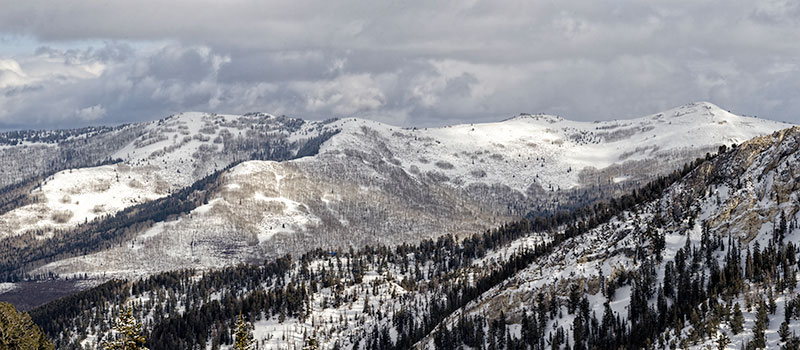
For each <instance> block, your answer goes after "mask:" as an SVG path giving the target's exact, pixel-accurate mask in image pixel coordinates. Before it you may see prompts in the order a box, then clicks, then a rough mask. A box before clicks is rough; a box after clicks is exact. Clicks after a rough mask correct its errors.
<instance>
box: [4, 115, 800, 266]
mask: <svg viewBox="0 0 800 350" xmlns="http://www.w3.org/2000/svg"><path fill="white" fill-rule="evenodd" d="M787 126H788V125H786V124H783V123H778V122H773V121H769V120H763V119H756V118H751V117H742V116H737V115H734V114H731V113H729V112H726V111H724V110H722V109H720V108H718V107H716V106H714V105H712V104H710V103H693V104H689V105H686V106H682V107H679V108H676V109H672V110H669V111H665V112H662V113H658V114H655V115H651V116H646V117H642V118H638V119H632V120H622V121H606V122H595V123H587V122H574V121H569V120H565V119H563V118H560V117H555V116H548V115H520V116H517V117H514V118H511V119H508V120H505V121H502V122H497V123H488V124H464V125H456V126H449V127H442V128H422V129H419V128H400V127H396V126H390V125H386V124H382V123H378V122H373V121H368V120H361V119H352V118H347V119H341V120H328V121H324V122H304V121H302V120H298V119H291V118H285V117H275V116H272V115H268V114H263V113H253V114H247V115H243V116H233V115H217V114H202V113H185V114H180V115H175V116H171V117H169V118H166V119H163V120H159V121H154V122H150V123H143V124H134V125H127V126H123V127H120V128H117V129H113V130H111V131H107V132H106V133H110V132H114V133H118V134H121V135H131V134H132V135H133V136H125V137H122V136H119V135H117V137H115V138H113V139H114V140H117V139H130V140H129V141H128V142H127V143H116V144H114V145H115V146H114V147H108V148H104V149H103V150H104V151H105V152H106V153H107V156H105V158H110V159H121V160H122V162H121V163H118V164H110V165H103V166H98V167H84V168H80V169H68V170H63V171H61V172H58V173H55V174H53V175H50V176H48V177H46V178H44V179H43V180H42V181H40V182H36V183H35V185H34V184H33V183H32V184H30V185H29V186H30V187H31V191H30V192H29V193H26V194H24V195H23V199H24V200H20V201H19V203H20V205H18V206H15V207H11V208H10V210H6V211H5V212H4V213H3V214H2V215H0V227H1V228H2V232H3V234H4V235H6V236H11V237H20V238H17V240H19V241H24V240H29V239H31V238H34V239H36V240H37V241H43V240H46V239H49V238H54V237H55V238H58V239H61V240H62V241H67V243H69V239H70V238H69V237H70V235H71V234H72V233H71V232H72V231H75V230H77V231H81V230H84V231H85V230H86V228H84V227H85V226H82V225H84V224H86V223H89V222H91V221H92V220H95V221H98V220H99V221H102V220H109V219H108V218H113V217H114V216H115V215H117V214H119V213H122V211H123V210H127V211H126V212H125V213H126V214H124V215H126V217H131V216H132V215H134V214H133V213H134V212H137V210H135V209H131V208H133V207H132V206H133V205H145V204H147V203H157V202H153V200H156V199H159V200H168V199H170V198H173V197H174V194H175V193H177V191H178V190H179V189H181V188H186V186H188V185H191V184H193V183H194V182H195V181H198V180H200V179H202V178H204V177H205V176H206V175H208V174H212V173H214V171H220V170H221V169H225V168H226V167H228V166H230V165H232V164H237V163H238V162H240V161H244V162H242V163H241V164H238V165H236V166H234V167H233V168H231V169H229V170H225V171H222V172H221V173H220V174H219V177H218V178H215V180H214V184H213V186H211V187H210V188H209V190H204V191H202V192H203V196H204V197H207V198H206V199H207V200H206V201H205V202H204V203H201V204H200V205H190V206H189V207H190V208H189V209H188V210H185V211H179V212H176V213H174V214H170V215H169V216H165V217H164V218H160V219H159V218H144V219H142V221H141V223H140V224H138V225H135V226H132V227H120V228H119V229H114V231H111V232H112V233H109V235H111V237H113V238H114V239H115V241H114V242H115V243H118V244H114V245H109V244H105V247H104V248H101V249H97V248H92V249H90V250H88V251H87V250H82V251H81V253H79V254H76V253H75V252H70V251H66V252H64V251H60V252H59V254H58V255H59V256H60V258H58V259H52V258H47V259H46V260H40V259H34V258H31V259H32V260H31V261H30V262H37V261H38V263H36V264H34V266H40V267H39V268H38V269H36V270H33V271H34V273H50V272H56V273H60V274H62V275H83V274H85V273H88V274H103V275H106V276H109V275H130V274H134V273H136V274H141V273H152V272H156V271H165V270H170V269H175V268H179V267H189V266H203V267H215V266H220V265H226V264H235V263H237V262H239V261H242V260H245V261H259V260H261V259H263V258H266V257H277V256H280V255H281V254H284V253H293V254H301V253H303V252H304V251H307V250H308V249H311V248H314V247H326V248H336V247H346V246H350V245H352V246H355V247H359V246H362V245H364V244H370V243H373V244H374V243H382V244H396V243H400V242H417V241H419V240H420V239H423V238H432V237H437V236H439V235H442V234H454V235H456V236H457V237H464V236H466V235H469V234H472V233H475V232H480V231H483V230H485V229H488V228H491V227H495V226H497V225H499V224H501V223H503V222H508V221H511V220H516V219H517V218H519V217H521V216H525V215H527V214H529V213H531V212H538V213H542V212H554V211H556V210H559V209H561V208H565V207H566V208H574V207H579V206H580V205H585V204H587V203H591V202H592V201H594V200H596V199H599V198H607V197H610V196H614V195H619V194H621V193H624V192H625V191H627V190H629V189H632V188H636V187H637V186H639V185H641V184H643V183H645V182H646V181H648V180H650V179H653V178H655V177H657V176H659V175H663V174H666V173H669V172H670V171H672V170H674V169H676V168H679V167H680V166H682V165H683V164H685V163H686V162H687V161H691V160H693V159H695V158H696V157H702V156H704V155H706V154H707V153H713V152H716V150H717V149H718V147H719V146H721V145H731V144H736V143H740V142H743V141H744V140H746V139H749V138H751V137H755V136H758V135H762V134H766V133H769V132H772V131H774V130H778V129H782V128H785V127H787ZM102 135H105V134H102ZM75 137H76V136H70V138H69V140H72V139H73V138H75ZM85 139H87V140H91V139H92V138H89V137H85ZM26 142H28V141H26ZM87 142H88V141H87ZM15 147H32V146H31V145H28V144H23V145H22V146H12V147H10V148H7V149H14V148H15ZM42 147H53V148H58V147H66V146H64V145H63V144H56V145H49V146H42ZM4 150H5V149H4ZM9 152H10V151H9ZM61 152H63V150H62V151H61ZM94 158H98V156H95V157H94ZM293 158H295V159H293ZM251 159H266V160H251ZM292 159H293V160H292ZM153 205H158V204H153ZM134 217H135V215H134ZM126 222H127V221H126ZM126 225H129V224H126ZM122 229H124V230H122ZM123 232H124V233H123ZM75 245H77V246H80V244H73V246H75ZM55 247H56V249H58V248H57V247H58V245H56V246H55ZM48 249H50V248H48ZM36 254H38V255H41V256H43V257H44V256H45V255H44V254H39V253H36ZM34 256H37V255H35V254H34ZM46 256H49V255H46ZM70 256H73V257H70ZM154 256H157V257H159V258H158V259H154V258H153V257H154ZM43 262H47V264H46V265H44V266H41V265H42V263H43ZM28 266H31V265H28ZM29 271H30V270H29Z"/></svg>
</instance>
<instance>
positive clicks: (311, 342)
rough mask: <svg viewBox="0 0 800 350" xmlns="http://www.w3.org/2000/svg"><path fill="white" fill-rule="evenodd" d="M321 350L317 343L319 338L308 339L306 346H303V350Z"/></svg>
mask: <svg viewBox="0 0 800 350" xmlns="http://www.w3.org/2000/svg"><path fill="white" fill-rule="evenodd" d="M317 349H319V343H318V342H317V338H314V337H308V338H307V339H306V342H305V345H303V350H317Z"/></svg>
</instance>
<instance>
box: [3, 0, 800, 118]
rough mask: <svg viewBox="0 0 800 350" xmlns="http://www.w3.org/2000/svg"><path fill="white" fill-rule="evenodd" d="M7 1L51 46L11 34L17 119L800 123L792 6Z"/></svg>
mask: <svg viewBox="0 0 800 350" xmlns="http://www.w3.org/2000/svg"><path fill="white" fill-rule="evenodd" d="M2 5H3V9H4V10H3V11H1V12H0V36H2V37H6V38H26V39H25V40H30V41H32V42H34V43H35V44H36V45H35V46H38V49H35V50H31V52H24V53H20V52H19V51H20V50H19V49H18V48H16V47H14V48H12V47H9V46H8V45H13V44H6V46H3V44H2V41H0V49H1V48H3V47H5V49H4V50H0V127H6V128H8V127H34V128H47V127H61V126H77V125H87V124H98V123H119V122H129V121H139V120H150V119H155V118H159V117H163V116H165V115H168V114H171V113H176V112H180V111H187V110H199V111H213V112H220V113H244V112H249V111H265V112H270V113H274V114H286V115H291V116H298V117H304V118H312V119H319V118H328V117H347V116H358V117H366V118H372V119H377V120H381V121H385V122H389V123H393V124H400V125H441V124H447V123H454V122H473V121H489V120H498V119H501V118H503V117H507V116H510V115H513V114H517V113H521V112H529V113H535V112H545V113H551V114H560V115H563V116H565V117H567V118H570V119H578V120H598V119H613V118H629V117H635V116H640V115H645V114H649V113H655V112H658V111H660V110H663V109H666V108H669V107H673V106H677V105H680V104H684V103H687V102H691V101H697V100H708V101H711V102H714V103H716V104H718V105H720V106H722V107H723V108H728V109H731V110H732V111H734V112H738V113H742V114H749V115H754V114H755V115H759V116H762V117H767V118H772V119H779V120H787V121H793V122H800V114H798V113H796V111H798V110H800V64H799V63H798V61H797V57H800V29H797V28H800V5H798V3H797V2H796V1H791V0H786V1H784V0H773V1H761V2H749V1H723V0H719V1H647V2H641V1H616V2H596V1H591V2H586V1H558V2H549V1H548V2H546V1H535V2H532V1H519V2H496V1H452V2H447V1H445V2H429V1H428V2H425V1H372V2H364V1H348V0H343V1H335V2H331V1H297V0H294V1H267V2H254V1H245V0H241V1H238V0H233V1H225V2H219V1H205V2H204V1H199V2H198V1H172V2H169V3H164V2H161V1H159V2H156V1H139V2H118V3H109V2H107V1H101V0H88V1H60V2H56V3H53V2H48V1H36V0H32V1H25V2H9V3H7V4H2ZM7 42H18V40H17V41H14V40H8V41H7ZM81 43H84V44H81ZM98 43H101V44H98Z"/></svg>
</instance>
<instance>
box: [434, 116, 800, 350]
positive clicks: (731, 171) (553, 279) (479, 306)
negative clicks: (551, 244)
mask: <svg viewBox="0 0 800 350" xmlns="http://www.w3.org/2000/svg"><path fill="white" fill-rule="evenodd" d="M798 151H800V128H797V127H795V128H791V129H786V130H782V131H779V132H776V133H774V134H772V135H768V136H763V137H759V138H755V139H753V140H750V141H748V142H746V143H744V144H743V145H741V146H739V147H738V149H735V150H733V151H730V152H728V153H725V154H723V155H722V156H720V157H718V158H716V159H715V160H714V161H713V162H707V163H705V164H703V165H701V166H700V167H699V168H697V169H696V170H695V171H694V172H692V173H691V174H689V175H688V176H687V177H685V178H684V179H683V180H682V181H681V182H679V183H677V184H675V185H673V186H672V187H671V188H670V189H669V190H668V191H666V193H665V194H664V195H663V197H662V198H661V199H659V200H657V201H654V202H651V203H647V204H645V205H642V206H639V207H637V208H636V209H635V210H633V211H626V212H623V213H622V214H620V215H618V216H616V217H615V218H613V219H612V220H611V221H609V222H608V223H605V224H603V225H600V226H599V227H597V228H595V229H593V230H591V231H589V232H588V233H585V234H583V235H580V236H578V237H575V238H572V239H570V240H568V241H566V242H564V243H562V244H560V245H559V246H558V247H557V248H556V249H555V250H554V251H553V252H552V253H550V254H548V255H547V256H545V257H543V258H541V259H539V260H537V261H535V262H534V263H532V264H531V265H530V266H529V267H528V268H526V269H525V270H523V271H521V272H519V273H518V274H517V275H515V276H514V277H513V278H510V279H508V280H507V281H505V282H504V283H501V284H500V285H498V286H496V287H495V288H493V289H491V290H490V291H488V292H487V293H485V294H483V295H482V296H481V297H480V298H479V299H477V300H476V301H475V302H472V303H470V305H468V306H467V307H466V308H465V309H464V310H463V312H464V313H465V314H468V315H490V317H497V316H498V314H499V312H500V311H503V312H504V313H505V314H506V315H507V316H509V317H510V318H511V319H515V320H517V321H518V320H519V318H520V314H521V313H522V312H525V311H524V310H528V311H529V310H531V308H532V307H533V303H532V300H534V299H535V296H536V295H537V293H539V292H545V293H546V292H547V291H557V292H556V293H557V294H560V295H561V296H562V297H566V294H567V286H568V285H569V284H570V283H579V284H580V285H581V286H582V287H581V288H582V291H583V292H584V293H586V295H587V296H588V299H589V300H590V303H591V308H590V311H591V312H592V313H594V314H596V315H598V317H599V316H600V315H602V314H603V308H604V306H603V303H604V302H606V301H608V302H609V304H610V306H611V309H612V310H613V311H614V312H615V313H616V315H618V316H619V317H622V318H623V319H625V318H627V317H628V308H629V305H630V303H631V295H630V292H631V286H630V283H632V282H630V281H628V282H623V283H622V286H620V287H618V288H617V289H616V292H614V293H613V294H612V295H611V296H610V297H608V298H606V297H605V296H604V295H603V293H602V287H601V286H603V285H607V284H612V283H614V281H615V280H617V279H619V276H621V275H627V276H631V275H635V274H636V273H637V271H638V270H639V269H641V268H642V266H643V264H644V262H645V261H646V260H654V259H652V256H647V257H646V258H643V257H641V256H637V253H636V252H637V251H638V250H639V249H642V248H644V249H649V247H650V246H651V241H650V240H649V239H648V233H647V232H653V230H655V231H654V232H655V233H656V234H662V235H663V237H664V239H665V243H666V244H665V249H664V251H663V253H662V254H663V261H659V262H657V263H656V265H655V271H656V273H657V276H658V277H657V281H656V284H657V285H658V284H659V283H662V282H663V279H664V269H665V267H666V266H667V265H668V264H674V262H675V259H676V255H677V254H678V251H679V250H681V249H683V250H684V252H685V251H686V249H687V248H686V247H695V249H698V248H699V247H700V246H701V241H702V236H703V226H706V227H707V230H708V232H709V237H710V240H711V241H717V240H719V241H720V242H726V241H728V240H729V239H731V240H732V241H733V242H736V243H737V244H738V247H739V248H740V249H741V251H739V252H738V253H739V254H741V256H742V260H744V256H745V252H746V251H747V252H748V254H749V251H750V250H754V249H756V247H762V248H763V247H767V246H772V245H776V244H777V243H776V242H775V240H774V236H773V232H774V230H775V229H776V227H778V225H779V223H780V222H781V217H782V216H783V217H785V221H786V222H789V223H792V222H795V223H796V222H797V221H798V220H800V173H798V171H797V169H800V167H798V166H799V165H800V152H798ZM677 203H688V205H689V207H688V208H682V206H680V205H678V204H677ZM654 222H662V223H661V224H654ZM792 226H793V225H791V224H790V230H789V231H788V232H787V233H786V237H785V238H784V240H785V242H794V243H796V242H797V241H798V239H800V227H796V228H794V230H793V231H792V230H791V227H792ZM730 249H731V247H730V246H727V245H724V244H723V247H722V249H717V251H716V252H715V253H713V255H712V259H714V260H716V261H717V262H718V263H719V265H720V266H724V264H725V259H726V255H727V254H728V252H729V251H730ZM647 254H649V253H647ZM742 264H743V265H744V262H743V263H742ZM673 266H674V265H673ZM742 267H743V268H744V266H742ZM701 271H702V272H703V273H704V274H705V275H710V274H711V273H710V271H709V270H708V268H706V269H705V270H702V269H701ZM787 277H788V276H774V277H772V278H774V279H776V280H779V278H787ZM773 283H775V282H773ZM795 287H798V286H797V285H795V286H792V287H791V288H790V289H785V290H784V289H781V291H779V290H778V288H777V287H775V286H774V285H770V284H769V283H767V284H766V285H760V284H753V286H752V291H750V288H747V291H748V292H747V294H748V295H747V296H745V295H737V296H734V297H733V298H732V299H731V300H730V302H731V303H733V304H736V303H738V304H740V305H741V306H742V308H743V311H744V320H745V323H744V332H743V333H740V334H733V333H732V331H731V328H730V326H729V325H728V324H727V323H723V324H721V325H720V327H719V328H718V329H717V330H716V331H715V333H713V334H711V336H710V337H709V338H706V339H702V340H700V341H693V342H690V343H689V344H690V345H691V348H695V349H705V348H706V346H716V344H717V343H716V341H717V339H718V337H719V336H720V335H721V334H725V335H726V336H727V337H728V338H729V339H730V340H731V343H730V344H729V345H728V347H727V348H729V349H739V348H741V347H744V345H745V344H746V343H747V342H748V341H749V340H750V339H752V338H753V332H752V331H751V329H752V328H753V327H754V324H755V310H754V308H755V307H752V308H745V305H751V302H750V301H748V300H746V299H748V298H750V300H752V298H754V297H755V296H757V295H766V294H767V293H770V295H771V293H775V294H774V300H775V302H776V304H777V305H778V309H777V310H776V312H775V315H778V316H776V317H774V318H773V319H772V321H770V322H769V327H768V329H767V331H766V339H767V346H768V347H780V345H782V344H783V342H782V341H780V339H779V335H778V334H777V330H778V326H779V325H780V324H781V320H783V316H782V315H783V311H784V310H783V308H784V306H785V303H786V302H788V301H790V300H792V299H794V292H793V290H794V288H795ZM765 290H766V292H765ZM719 302H721V303H722V302H725V301H723V300H720V301H719ZM650 304H651V305H652V306H653V307H655V297H653V298H651V299H650ZM559 315H562V316H559V317H556V319H555V320H552V321H549V323H548V327H549V331H550V332H553V333H554V332H555V329H556V328H557V327H558V325H561V326H563V327H564V328H565V331H566V334H567V339H569V340H570V341H572V330H571V329H569V328H568V326H569V325H571V324H572V318H573V317H574V316H573V315H570V314H568V313H567V312H566V308H564V309H562V312H561V313H559ZM709 317H710V316H709ZM770 317H771V318H772V316H770ZM448 322H449V323H448V324H449V325H450V326H452V325H453V324H454V323H455V322H456V319H455V317H454V318H451V319H450V320H449V321H448ZM687 326H688V325H687ZM789 330H790V332H795V333H797V332H800V321H797V320H792V321H791V322H790V323H789ZM691 334H692V331H691V329H684V330H683V331H682V332H675V331H674V330H672V334H671V336H672V337H673V338H674V339H676V340H675V344H678V343H679V340H680V339H684V338H686V339H688V338H690V335H691ZM419 346H420V348H426V349H433V346H432V339H431V338H428V339H426V341H424V342H422V343H421V344H419Z"/></svg>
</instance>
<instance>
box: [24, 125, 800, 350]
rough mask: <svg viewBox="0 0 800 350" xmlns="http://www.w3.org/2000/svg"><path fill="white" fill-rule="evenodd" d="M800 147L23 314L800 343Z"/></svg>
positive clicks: (515, 338)
mask: <svg viewBox="0 0 800 350" xmlns="http://www.w3.org/2000/svg"><path fill="white" fill-rule="evenodd" d="M798 164H800V128H798V127H793V128H789V129H784V130H780V131H777V132H775V133H772V134H769V135H766V136H762V137H757V138H754V139H752V140H749V141H746V142H744V143H742V144H740V145H737V146H736V147H732V148H731V147H726V148H725V149H722V150H721V153H720V154H719V155H717V156H709V157H707V158H704V159H699V160H697V161H695V162H692V164H690V165H688V166H687V167H685V168H683V169H681V170H679V171H678V170H676V171H673V172H671V173H670V174H669V175H667V176H665V177H661V178H659V179H656V180H654V181H653V182H651V183H649V184H648V185H646V186H643V187H640V188H639V190H637V191H636V192H635V193H633V192H632V193H630V194H628V195H626V196H623V197H621V198H618V199H616V200H614V201H608V202H602V203H598V204H597V205H594V206H591V207H589V208H586V209H585V210H583V211H582V213H581V214H580V215H578V214H576V215H574V216H573V217H572V218H571V219H569V220H564V221H563V222H562V223H558V222H556V221H552V220H534V221H519V222H516V223H513V224H507V225H502V226H499V227H497V228H496V229H494V230H490V231H487V232H485V233H483V234H476V235H474V236H472V237H469V238H467V239H464V240H457V239H454V238H453V237H452V236H445V237H440V238H438V239H436V240H427V241H424V242H422V243H420V244H417V245H401V246H397V247H393V248H392V247H386V246H368V247H366V248H364V249H361V250H350V251H335V252H331V251H328V250H315V251H312V252H310V253H308V254H306V255H303V256H302V257H300V258H299V259H296V260H295V259H291V258H288V257H283V258H280V259H277V260H270V261H267V262H265V263H263V264H259V265H256V266H246V265H242V266H238V267H235V268H233V267H231V268H227V269H223V270H219V271H197V270H184V271H180V272H171V273H165V274H161V275H156V276H154V277H152V278H149V279H143V280H141V281H137V282H134V283H132V284H126V283H124V282H112V283H110V284H107V285H105V286H103V287H99V288H96V289H92V290H91V291H87V292H85V293H83V294H81V295H80V296H76V297H75V298H74V300H71V301H70V302H61V303H53V304H50V305H48V306H47V307H44V308H41V309H38V310H35V311H34V312H33V316H34V319H36V320H39V321H40V322H42V324H43V328H44V329H45V330H46V331H48V332H50V334H51V336H54V339H56V341H57V342H58V343H59V344H65V347H66V344H81V345H83V346H89V347H91V346H92V345H93V344H97V342H98V341H99V340H100V339H101V337H102V336H103V335H104V334H105V333H106V331H105V329H106V328H107V327H108V326H107V322H106V321H105V320H107V319H108V318H109V317H110V315H113V314H115V313H116V312H117V311H116V310H115V309H114V308H112V307H111V305H116V303H119V302H126V303H128V304H130V305H134V306H135V308H136V310H137V318H138V319H140V320H142V321H143V322H145V323H146V324H148V326H147V329H148V333H147V334H148V336H149V339H150V343H149V344H150V346H151V347H152V348H153V349H162V348H163V349H172V348H192V347H201V348H203V347H209V346H210V347H212V348H214V347H219V348H221V349H227V348H229V347H230V343H231V339H230V337H229V336H227V335H226V334H227V333H226V332H227V330H228V329H229V328H228V327H231V324H232V322H233V320H234V319H235V318H236V317H237V315H242V314H243V315H245V317H246V318H247V319H248V320H249V322H251V323H252V324H253V325H254V330H253V333H254V335H255V338H256V340H257V342H258V344H259V345H258V346H260V347H261V348H294V347H297V348H301V347H302V346H303V345H304V344H305V345H309V344H316V345H317V346H319V348H323V349H372V348H377V349H409V348H415V349H436V350H441V349H458V348H470V349H478V348H489V349H491V348H494V349H519V348H523V349H544V348H547V349H550V348H558V349H565V348H572V349H574V348H582V349H587V348H658V349H667V348H678V347H682V348H692V349H705V348H708V347H712V348H714V347H716V348H722V349H739V348H743V347H744V348H780V347H784V348H795V347H796V346H800V338H798V337H797V336H796V334H797V331H798V329H799V328H800V298H799V297H797V295H796V293H795V290H796V288H797V287H798V280H797V272H798V270H800V268H799V267H798V266H800V264H798V262H800V259H798V253H800V249H798V248H800V247H798V245H797V241H798V239H800V225H798V221H800V173H798V171H797V169H800V168H799V167H798ZM251 170H260V169H253V168H251ZM269 171H274V169H269ZM284 179H285V178H284ZM265 196H266V195H265ZM98 300H102V302H99V301H98ZM74 305H86V306H83V307H82V308H77V309H76V308H75V307H74ZM165 310H169V311H166V312H165ZM211 314H213V315H215V316H214V317H216V318H211V319H210V318H208V317H204V315H211ZM87 325H88V326H87ZM179 329H192V331H191V332H190V331H184V332H176V331H175V330H179ZM75 346H76V345H71V347H70V348H74V347H75Z"/></svg>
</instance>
